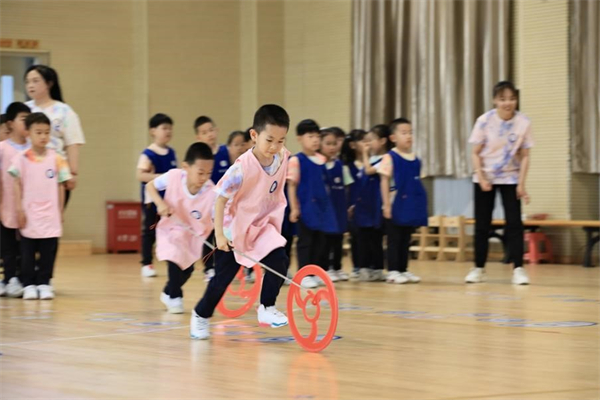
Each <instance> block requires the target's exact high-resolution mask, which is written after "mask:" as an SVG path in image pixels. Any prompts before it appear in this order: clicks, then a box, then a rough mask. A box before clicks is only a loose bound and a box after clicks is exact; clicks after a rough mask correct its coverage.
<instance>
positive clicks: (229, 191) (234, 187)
mask: <svg viewBox="0 0 600 400" xmlns="http://www.w3.org/2000/svg"><path fill="white" fill-rule="evenodd" d="M243 179H244V174H243V170H242V165H241V163H235V164H233V165H232V166H231V167H229V169H228V170H227V172H225V175H223V177H222V178H221V179H220V180H219V182H218V183H217V185H216V186H215V189H214V191H215V193H216V194H217V195H219V196H222V197H225V198H227V199H231V198H233V196H234V195H235V194H236V193H237V192H238V191H239V190H240V188H241V187H242V181H243Z"/></svg>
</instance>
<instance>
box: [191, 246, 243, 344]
mask: <svg viewBox="0 0 600 400" xmlns="http://www.w3.org/2000/svg"><path fill="white" fill-rule="evenodd" d="M214 257H215V276H214V277H213V278H212V279H211V280H210V282H208V286H207V287H206V291H205V292H204V296H203V297H202V299H200V301H199V302H198V304H197V305H196V308H194V311H193V312H192V318H191V320H190V337H191V338H192V339H208V338H209V337H210V328H209V318H210V317H212V315H213V313H214V312H215V308H216V307H217V304H219V301H221V298H222V297H223V295H224V294H225V290H227V287H228V286H229V284H230V283H231V282H232V281H233V279H234V278H235V275H236V274H237V273H238V271H239V270H240V265H239V264H238V263H237V261H235V257H234V255H233V252H232V251H227V252H225V251H220V250H217V251H216V252H215V254H214Z"/></svg>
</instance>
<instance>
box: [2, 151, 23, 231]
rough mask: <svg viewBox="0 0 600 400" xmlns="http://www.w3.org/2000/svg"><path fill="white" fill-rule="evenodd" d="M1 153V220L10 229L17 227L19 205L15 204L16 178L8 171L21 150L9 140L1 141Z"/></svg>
mask: <svg viewBox="0 0 600 400" xmlns="http://www.w3.org/2000/svg"><path fill="white" fill-rule="evenodd" d="M0 154H1V155H2V165H1V166H0V168H2V171H1V173H2V208H0V221H2V225H4V226H5V227H7V228H10V229H17V228H18V227H19V223H18V221H17V207H16V204H15V179H14V178H13V177H12V175H10V174H9V173H8V169H9V168H10V166H11V165H12V160H13V158H14V157H15V156H16V155H17V154H19V151H18V150H17V149H15V148H14V147H13V146H11V145H10V143H9V141H8V140H4V141H2V142H0Z"/></svg>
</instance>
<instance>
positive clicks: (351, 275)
mask: <svg viewBox="0 0 600 400" xmlns="http://www.w3.org/2000/svg"><path fill="white" fill-rule="evenodd" d="M358 278H360V274H359V273H358V271H352V272H351V273H350V279H352V280H355V279H358Z"/></svg>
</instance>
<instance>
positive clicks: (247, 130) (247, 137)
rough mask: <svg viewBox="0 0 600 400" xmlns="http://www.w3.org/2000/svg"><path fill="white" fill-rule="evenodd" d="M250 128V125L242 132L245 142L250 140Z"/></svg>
mask: <svg viewBox="0 0 600 400" xmlns="http://www.w3.org/2000/svg"><path fill="white" fill-rule="evenodd" d="M251 129H252V127H250V128H248V129H246V131H245V132H244V141H245V142H249V141H251V140H252V135H250V130H251Z"/></svg>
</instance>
